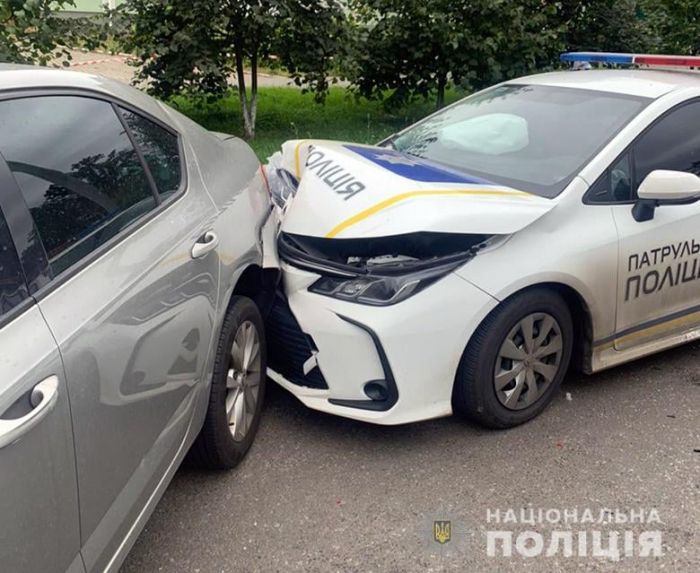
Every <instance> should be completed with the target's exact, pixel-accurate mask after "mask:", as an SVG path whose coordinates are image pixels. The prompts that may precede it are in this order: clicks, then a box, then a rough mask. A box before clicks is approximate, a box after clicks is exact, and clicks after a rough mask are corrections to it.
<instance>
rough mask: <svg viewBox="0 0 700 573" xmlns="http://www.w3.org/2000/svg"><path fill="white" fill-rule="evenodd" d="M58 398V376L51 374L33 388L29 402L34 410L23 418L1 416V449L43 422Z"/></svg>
mask: <svg viewBox="0 0 700 573" xmlns="http://www.w3.org/2000/svg"><path fill="white" fill-rule="evenodd" d="M57 400H58V378H57V377H56V376H49V377H48V378H46V380H43V381H41V382H39V383H38V384H37V385H36V386H34V388H33V389H32V393H31V395H30V397H29V402H30V404H31V405H32V410H31V411H30V412H29V413H27V414H25V415H24V416H22V417H21V418H13V419H10V420H7V419H2V418H0V449H2V448H4V447H5V446H9V445H10V444H13V443H14V442H16V441H17V440H18V439H19V438H21V437H22V436H23V435H24V434H26V433H27V432H28V431H29V430H31V429H32V428H34V427H35V426H36V425H37V424H38V423H39V422H41V421H42V420H43V419H44V418H45V417H46V416H47V414H48V413H49V412H51V410H53V408H54V406H55V405H56V402H57Z"/></svg>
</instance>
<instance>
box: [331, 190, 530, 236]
mask: <svg viewBox="0 0 700 573" xmlns="http://www.w3.org/2000/svg"><path fill="white" fill-rule="evenodd" d="M435 195H446V196H449V195H471V196H478V197H521V198H525V199H530V198H531V195H529V194H528V193H525V192H524V191H516V190H510V189H450V190H446V189H431V190H426V191H407V192H406V193H399V194H398V195H394V196H393V197H389V198H388V199H385V200H384V201H380V202H379V203H377V204H376V205H373V206H372V207H369V208H367V209H365V210H364V211H360V212H359V213H357V214H356V215H353V216H352V217H349V218H348V219H345V221H343V222H342V223H340V224H339V225H336V226H335V227H333V229H331V230H330V231H329V232H328V233H327V234H326V237H327V238H329V239H330V238H333V237H335V236H336V235H338V234H339V233H342V232H343V231H344V230H345V229H347V228H348V227H352V226H353V225H355V224H356V223H359V222H360V221H363V220H365V219H367V218H368V217H371V216H372V215H374V214H376V213H379V211H382V210H384V209H386V208H388V207H391V206H392V205H395V204H396V203H399V202H400V201H405V200H406V199H413V198H414V197H433V196H435Z"/></svg>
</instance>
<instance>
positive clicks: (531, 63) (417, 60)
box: [348, 0, 560, 106]
mask: <svg viewBox="0 0 700 573" xmlns="http://www.w3.org/2000/svg"><path fill="white" fill-rule="evenodd" d="M351 6H352V9H353V14H354V16H355V19H356V33H357V39H356V42H355V46H356V49H355V52H354V57H353V61H352V64H351V66H350V68H349V70H348V75H349V78H350V80H351V81H352V83H353V84H354V86H355V87H356V89H357V91H358V92H359V93H360V94H361V95H363V96H366V97H373V96H379V97H381V96H382V95H383V94H384V93H385V92H386V90H392V95H391V100H392V101H393V102H396V103H401V102H403V101H405V100H407V99H410V98H411V97H414V96H425V97H427V96H428V95H430V94H432V93H436V94H437V105H438V106H440V105H442V103H443V101H444V93H445V89H446V86H447V84H448V82H450V81H451V82H453V83H454V84H456V85H460V86H463V87H465V88H468V89H474V88H481V87H483V86H485V85H489V84H491V83H494V82H497V81H500V80H503V79H505V78H508V77H511V76H515V75H521V74H524V73H527V72H529V71H531V70H534V69H537V68H540V67H542V66H543V65H545V64H546V63H547V62H549V61H550V60H551V56H552V54H553V53H554V52H555V51H556V47H557V43H558V39H559V37H560V30H559V29H558V26H557V25H556V24H555V23H554V22H555V16H556V13H557V6H556V5H555V4H553V3H543V2H541V1H540V0H520V1H517V0H496V1H493V0H477V1H469V0H353V2H352V3H351Z"/></svg>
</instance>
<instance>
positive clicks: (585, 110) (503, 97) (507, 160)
mask: <svg viewBox="0 0 700 573" xmlns="http://www.w3.org/2000/svg"><path fill="white" fill-rule="evenodd" d="M649 101H651V100H649V99H647V98H641V97H635V96H628V95H620V94H614V93H607V92H599V91H591V90H581V89H573V88H559V87H552V86H540V85H513V84H508V85H504V86H497V87H495V88H492V89H489V90H485V91H483V92H480V93H478V94H475V95H473V96H471V97H469V98H466V99H464V100H462V101H461V102H458V103H457V104H455V105H453V106H450V107H449V108H447V109H445V110H444V111H442V112H439V113H437V114H435V115H433V116H431V117H429V118H428V119H426V120H425V121H423V122H420V123H418V124H416V125H415V126H413V127H411V128H409V129H408V130H407V131H405V132H403V133H401V134H400V135H399V136H398V137H396V138H395V139H394V140H393V141H392V142H391V143H392V145H393V146H394V147H395V148H396V149H397V150H399V151H402V152H404V153H409V154H411V155H416V156H418V157H422V158H424V159H428V160H432V161H436V162H439V163H443V164H445V165H449V166H452V167H456V168H457V169H460V170H462V171H466V172H468V173H470V174H472V175H476V176H479V177H482V178H484V179H488V180H490V181H493V182H495V183H500V184H502V185H509V186H511V187H515V188H518V189H521V190H523V191H529V192H531V193H535V194H537V195H541V196H543V197H555V196H556V195H558V194H559V193H561V192H562V191H563V190H564V188H565V187H566V186H567V185H568V184H569V182H570V181H571V180H572V179H573V178H574V177H575V176H576V174H577V173H578V172H579V171H580V170H581V168H582V167H583V166H584V165H585V164H586V163H587V162H588V161H589V160H590V159H591V158H592V157H593V156H594V155H595V154H596V153H597V152H598V151H599V150H600V149H601V148H602V147H603V146H604V145H605V144H607V143H608V142H609V141H610V140H611V139H612V138H613V137H614V136H615V135H616V134H617V133H618V132H619V131H620V130H621V129H622V128H623V127H624V126H625V125H626V124H627V123H628V122H629V121H630V120H631V119H632V118H633V117H635V116H636V115H637V114H638V113H639V112H640V111H641V110H642V109H643V108H644V106H646V105H647V103H649Z"/></svg>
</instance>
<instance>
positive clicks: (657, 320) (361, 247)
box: [268, 53, 700, 428]
mask: <svg viewBox="0 0 700 573" xmlns="http://www.w3.org/2000/svg"><path fill="white" fill-rule="evenodd" d="M562 59H563V60H565V61H574V62H602V63H604V64H607V63H610V64H631V65H633V67H632V68H628V69H621V68H620V67H619V66H617V67H616V69H591V70H586V71H563V72H555V73H547V74H541V75H535V76H531V77H525V78H520V79H517V80H513V81H509V82H506V83H503V84H500V85H498V86H495V87H492V88H490V89H487V90H485V91H482V92H479V93H477V94H475V95H472V96H470V97H468V98H466V99H463V100H461V101H459V102H457V103H455V104H454V105H451V106H449V107H448V108H446V109H444V110H442V111H440V112H438V113H436V114H434V115H432V116H430V117H428V118H427V119H425V120H423V121H421V122H419V123H417V124H415V125H413V126H411V127H409V128H407V129H406V130H404V131H402V132H401V133H399V134H397V135H395V136H393V137H391V138H390V139H389V140H387V141H385V142H384V143H383V144H381V145H380V146H378V147H372V146H365V145H355V144H347V143H338V142H328V141H291V142H287V143H286V144H285V145H284V147H283V152H282V156H281V158H277V160H276V161H273V162H272V165H271V166H270V169H269V170H268V174H269V176H270V177H271V178H272V179H273V181H272V183H273V188H280V185H279V182H280V181H283V182H284V183H283V185H282V186H281V187H282V188H283V189H286V190H289V191H291V192H295V195H294V197H293V198H291V199H289V200H288V201H287V203H286V205H285V207H284V210H283V211H282V215H281V217H280V218H281V227H280V232H279V237H278V242H277V247H278V252H279V259H280V261H281V262H280V265H281V267H282V269H283V271H284V273H283V276H284V288H283V292H282V293H280V294H279V297H278V300H277V304H276V305H275V308H274V310H273V312H272V315H271V317H270V320H269V325H268V326H269V330H270V337H271V341H270V342H271V344H270V347H271V351H270V366H271V369H270V372H269V374H270V376H271V377H272V378H273V379H274V380H275V381H277V382H278V383H279V384H281V385H282V386H284V387H285V388H286V389H288V390H289V391H291V392H292V393H293V394H295V395H296V396H297V397H298V398H299V399H300V400H301V401H302V402H303V403H304V404H306V405H307V406H309V407H311V408H315V409H317V410H322V411H325V412H329V413H333V414H337V415H340V416H346V417H349V418H355V419H358V420H364V421H368V422H374V423H378V424H400V423H404V422H413V421H416V420H423V419H427V418H433V417H437V416H445V415H449V414H451V413H452V412H453V411H456V412H458V413H460V414H463V415H465V416H468V417H469V418H471V419H473V420H475V421H477V422H479V423H481V424H484V425H486V426H490V427H495V428H504V427H509V426H513V425H516V424H520V423H522V422H525V421H526V420H529V419H530V418H532V417H534V416H536V415H537V414H539V413H540V412H541V411H542V410H543V409H544V408H545V406H546V405H547V403H548V402H549V401H550V400H551V399H552V397H553V396H554V394H555V393H556V392H557V389H558V387H559V385H560V383H561V381H562V378H563V377H564V375H565V374H566V372H567V369H568V368H569V366H570V364H572V363H575V364H576V365H577V366H579V367H581V368H582V369H583V370H584V371H585V372H588V373H593V372H598V371H600V370H603V369H605V368H609V367H611V366H615V365H617V364H621V363H623V362H627V361H629V360H633V359H635V358H639V357H640V356H645V355H648V354H650V353H653V352H657V351H659V350H662V349H665V348H669V347H672V346H675V345H678V344H682V343H684V342H687V341H689V340H692V339H695V338H698V337H700V203H699V202H698V199H700V178H699V177H698V174H700V75H698V74H697V73H694V72H692V71H691V70H690V69H689V68H690V67H692V66H696V65H699V64H700V58H686V57H676V56H635V55H629V54H599V53H592V54H584V53H570V54H564V55H563V56H562ZM660 67H663V68H664V69H661V68H660ZM640 68H644V69H640ZM655 68H658V69H655ZM280 178H281V179H280Z"/></svg>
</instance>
